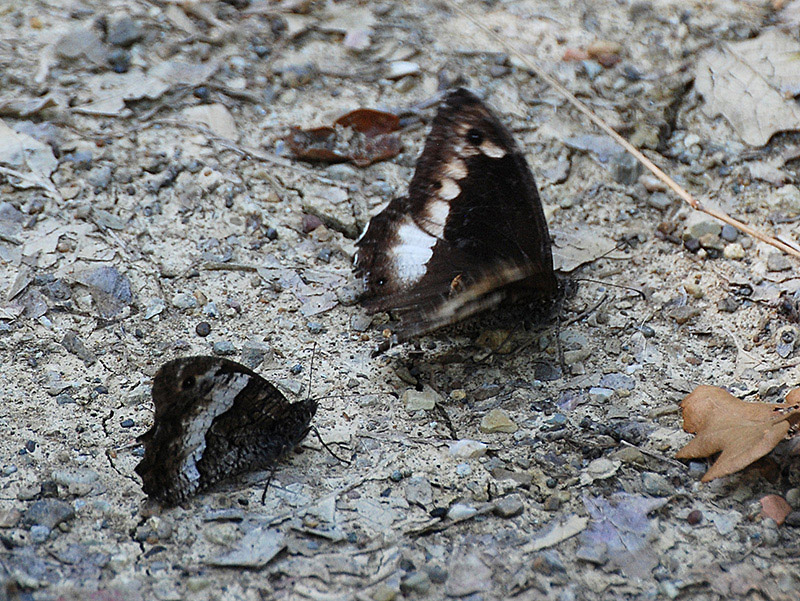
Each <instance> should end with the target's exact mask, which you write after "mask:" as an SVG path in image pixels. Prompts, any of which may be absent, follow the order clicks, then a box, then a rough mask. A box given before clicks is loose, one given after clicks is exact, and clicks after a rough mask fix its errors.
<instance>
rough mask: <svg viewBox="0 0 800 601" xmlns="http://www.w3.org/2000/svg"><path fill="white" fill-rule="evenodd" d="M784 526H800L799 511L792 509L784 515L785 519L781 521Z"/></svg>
mask: <svg viewBox="0 0 800 601" xmlns="http://www.w3.org/2000/svg"><path fill="white" fill-rule="evenodd" d="M783 524H784V526H791V527H792V528H800V511H793V512H792V513H790V514H789V515H787V516H786V521H784V522H783Z"/></svg>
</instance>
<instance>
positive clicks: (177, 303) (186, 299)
mask: <svg viewBox="0 0 800 601" xmlns="http://www.w3.org/2000/svg"><path fill="white" fill-rule="evenodd" d="M172 306H173V307H175V308H177V309H193V308H195V307H196V306H197V299H196V298H195V297H194V295H192V294H187V293H186V292H179V293H178V294H176V295H175V296H173V297H172Z"/></svg>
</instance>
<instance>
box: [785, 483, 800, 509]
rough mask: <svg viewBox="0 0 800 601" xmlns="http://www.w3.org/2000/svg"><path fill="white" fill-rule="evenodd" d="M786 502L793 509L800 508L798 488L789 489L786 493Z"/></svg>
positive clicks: (799, 490) (799, 491) (799, 489)
mask: <svg viewBox="0 0 800 601" xmlns="http://www.w3.org/2000/svg"><path fill="white" fill-rule="evenodd" d="M786 502H787V503H789V505H791V506H792V507H793V508H795V509H797V508H800V488H790V489H789V490H787V491H786Z"/></svg>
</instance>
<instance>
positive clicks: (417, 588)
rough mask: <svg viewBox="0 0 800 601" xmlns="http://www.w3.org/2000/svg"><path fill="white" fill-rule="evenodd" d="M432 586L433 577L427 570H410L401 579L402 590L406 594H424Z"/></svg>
mask: <svg viewBox="0 0 800 601" xmlns="http://www.w3.org/2000/svg"><path fill="white" fill-rule="evenodd" d="M430 588H431V579H430V577H429V576H428V575H427V574H426V573H425V572H410V573H409V574H407V575H406V577H405V578H403V579H402V580H401V581H400V591H401V592H402V593H404V594H408V593H416V594H418V595H423V594H425V593H427V592H428V590H429V589H430Z"/></svg>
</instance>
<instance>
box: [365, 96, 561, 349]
mask: <svg viewBox="0 0 800 601" xmlns="http://www.w3.org/2000/svg"><path fill="white" fill-rule="evenodd" d="M356 245H357V246H358V253H357V255H356V261H355V267H356V273H357V274H359V275H361V276H362V277H363V278H364V281H365V285H366V294H365V296H364V299H363V301H362V302H363V304H364V305H365V306H366V308H367V309H368V310H370V311H372V312H375V311H392V312H393V313H395V314H396V315H397V316H398V317H399V318H400V320H401V325H400V331H399V332H398V335H399V337H400V338H401V339H407V338H409V337H411V336H414V335H417V334H421V333H425V332H428V331H431V330H434V329H436V328H439V327H441V326H444V325H448V324H451V323H454V322H456V321H459V320H461V319H464V318H465V317H467V316H469V315H472V314H474V313H477V312H479V311H482V310H484V309H487V308H490V307H493V306H496V305H497V304H499V303H500V302H502V301H503V300H505V299H508V298H512V299H516V298H522V297H541V298H544V299H549V298H552V297H555V296H556V295H557V292H558V282H557V280H556V276H555V273H554V271H553V257H552V252H551V242H550V235H549V233H548V230H547V222H546V221H545V217H544V211H543V210H542V204H541V201H540V200H539V192H538V190H537V189H536V182H535V181H534V179H533V175H532V174H531V171H530V168H529V167H528V164H527V162H526V161H525V157H524V156H523V154H522V152H521V151H520V149H519V147H518V146H517V145H516V143H515V142H514V139H513V138H512V136H511V134H510V132H509V131H508V130H507V129H506V128H505V127H504V126H503V124H502V123H500V121H499V120H498V119H497V117H496V116H495V115H494V114H493V113H492V111H491V110H490V109H489V108H488V107H487V106H486V105H485V104H484V103H483V102H482V101H481V100H480V99H479V98H478V97H477V96H475V95H474V94H473V93H471V92H469V91H467V90H465V89H458V90H455V91H453V92H451V93H450V94H448V95H447V96H446V97H445V99H444V101H443V102H442V104H441V105H440V107H439V110H438V112H437V114H436V117H435V118H434V120H433V125H432V127H431V132H430V134H429V135H428V138H427V140H426V142H425V148H424V149H423V151H422V154H421V155H420V157H419V159H418V161H417V166H416V171H415V173H414V177H413V178H412V180H411V184H410V186H409V190H408V196H406V197H402V198H397V199H394V200H392V201H391V202H390V203H389V204H388V206H387V207H386V208H385V209H384V210H383V211H381V212H380V213H379V214H377V215H375V216H374V217H373V218H372V219H371V220H370V222H369V225H368V226H367V229H366V231H365V232H364V235H363V236H362V237H361V238H360V239H359V240H358V242H357V243H356Z"/></svg>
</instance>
